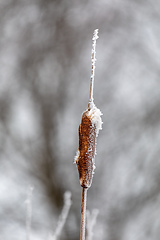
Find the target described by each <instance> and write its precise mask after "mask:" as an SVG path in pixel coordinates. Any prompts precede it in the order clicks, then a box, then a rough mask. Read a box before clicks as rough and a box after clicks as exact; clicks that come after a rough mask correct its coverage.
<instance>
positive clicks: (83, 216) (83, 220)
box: [80, 188, 88, 240]
mask: <svg viewBox="0 0 160 240" xmlns="http://www.w3.org/2000/svg"><path fill="white" fill-rule="evenodd" d="M87 190H88V189H87V188H83V190H82V205H81V232H80V240H85V228H86V205H87Z"/></svg>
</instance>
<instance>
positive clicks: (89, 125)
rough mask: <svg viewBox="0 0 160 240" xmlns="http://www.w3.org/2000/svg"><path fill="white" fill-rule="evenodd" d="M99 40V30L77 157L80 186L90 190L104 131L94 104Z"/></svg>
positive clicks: (80, 126) (95, 38)
mask: <svg viewBox="0 0 160 240" xmlns="http://www.w3.org/2000/svg"><path fill="white" fill-rule="evenodd" d="M97 39H98V29H96V30H95V31H94V34H93V38H92V40H93V44H92V56H91V58H92V71H91V81H90V96H89V103H88V109H87V110H86V111H85V112H83V114H82V120H81V124H80V125H79V149H78V151H77V155H76V157H75V162H76V164H77V166H78V171H79V179H80V184H81V186H82V187H83V188H89V187H90V186H91V184H92V178H93V174H94V169H95V161H94V160H95V154H96V138H97V136H98V133H99V130H100V129H102V120H101V115H102V113H101V111H100V110H99V109H98V108H97V107H96V106H95V104H94V102H93V86H94V85H93V84H94V76H95V63H96V57H95V56H96V40H97Z"/></svg>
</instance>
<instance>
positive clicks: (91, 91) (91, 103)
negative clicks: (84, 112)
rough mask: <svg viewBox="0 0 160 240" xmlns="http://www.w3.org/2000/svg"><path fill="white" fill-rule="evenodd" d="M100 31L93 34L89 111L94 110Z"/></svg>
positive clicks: (96, 30)
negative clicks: (97, 42) (97, 46)
mask: <svg viewBox="0 0 160 240" xmlns="http://www.w3.org/2000/svg"><path fill="white" fill-rule="evenodd" d="M98 38H99V37H98V29H95V30H94V33H93V38H92V40H93V43H92V55H91V59H92V69H91V80H90V93H89V103H88V110H90V109H92V107H93V88H94V76H95V68H96V41H97V39H98Z"/></svg>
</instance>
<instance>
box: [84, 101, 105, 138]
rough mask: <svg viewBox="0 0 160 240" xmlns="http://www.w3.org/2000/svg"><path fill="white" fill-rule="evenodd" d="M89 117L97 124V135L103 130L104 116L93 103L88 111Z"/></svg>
mask: <svg viewBox="0 0 160 240" xmlns="http://www.w3.org/2000/svg"><path fill="white" fill-rule="evenodd" d="M87 115H88V117H90V119H91V122H92V124H93V125H96V137H97V136H98V134H99V130H102V123H103V122H102V118H101V116H102V115H103V114H102V112H101V111H100V109H99V108H97V107H96V106H95V104H94V103H92V108H91V109H90V110H89V111H88V113H87Z"/></svg>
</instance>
